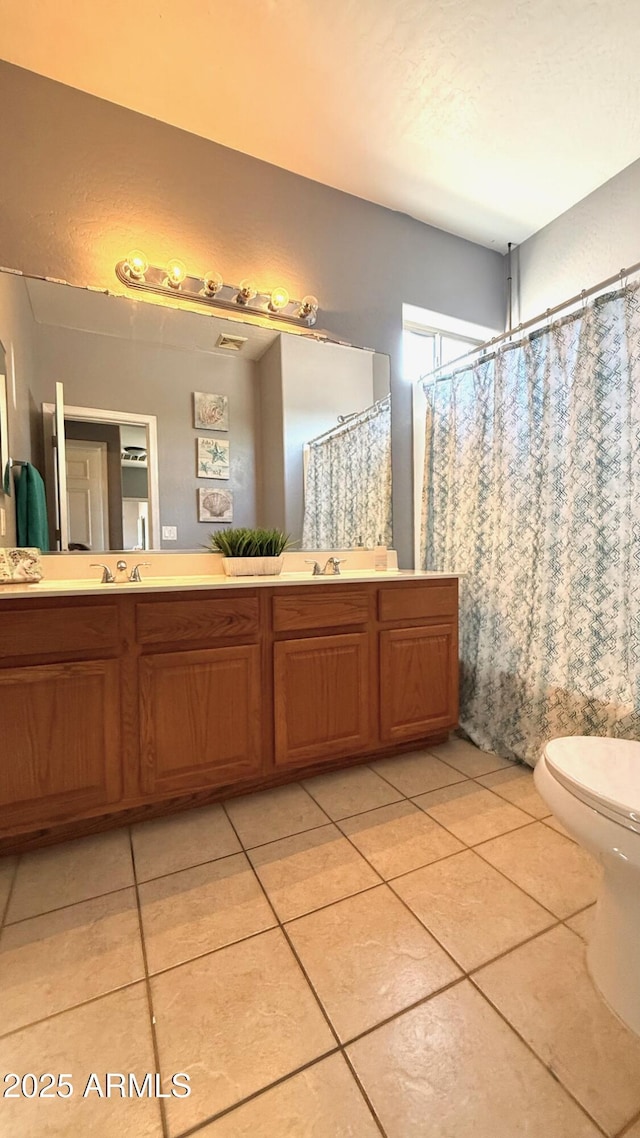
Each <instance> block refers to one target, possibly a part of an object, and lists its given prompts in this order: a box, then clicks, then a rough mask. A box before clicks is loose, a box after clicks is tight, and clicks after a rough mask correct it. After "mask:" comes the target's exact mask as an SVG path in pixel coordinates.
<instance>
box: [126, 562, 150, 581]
mask: <svg viewBox="0 0 640 1138" xmlns="http://www.w3.org/2000/svg"><path fill="white" fill-rule="evenodd" d="M150 564H151V562H150V561H139V562H138V564H137V565H134V567H133V569H132V570H131V572H130V574H129V580H130V581H141V580H142V577H141V576H140V570H141V569H146V567H147V566H148V565H150Z"/></svg>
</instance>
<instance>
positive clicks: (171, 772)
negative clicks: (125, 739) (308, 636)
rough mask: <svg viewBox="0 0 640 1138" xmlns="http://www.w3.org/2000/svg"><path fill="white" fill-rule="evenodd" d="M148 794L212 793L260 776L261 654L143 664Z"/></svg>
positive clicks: (204, 654) (172, 656) (249, 649)
mask: <svg viewBox="0 0 640 1138" xmlns="http://www.w3.org/2000/svg"><path fill="white" fill-rule="evenodd" d="M140 707H141V721H140V730H141V749H142V763H143V790H144V791H145V792H147V793H154V792H157V793H164V792H165V791H167V790H169V791H171V790H189V789H206V788H211V787H215V786H224V785H225V784H226V783H227V782H231V781H234V780H236V779H240V778H243V777H245V776H249V775H251V774H255V775H258V774H260V771H261V769H262V756H261V694H260V648H259V646H258V645H257V644H247V645H241V646H239V647H236V648H207V649H203V650H202V651H199V652H168V653H160V654H158V655H154V656H145V657H143V658H142V659H141V660H140Z"/></svg>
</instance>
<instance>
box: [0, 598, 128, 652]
mask: <svg viewBox="0 0 640 1138" xmlns="http://www.w3.org/2000/svg"><path fill="white" fill-rule="evenodd" d="M117 643H118V609H117V606H116V605H91V606H88V607H87V608H84V607H83V608H55V609H53V608H51V609H49V608H32V609H29V611H28V612H27V611H24V610H22V611H19V612H3V613H2V615H1V616H0V659H3V658H4V659H6V658H8V657H17V656H46V655H48V654H49V653H56V654H64V653H67V652H87V651H92V652H94V653H95V654H96V655H99V654H100V653H102V652H104V651H105V650H107V651H108V650H109V649H110V648H115V647H116V645H117Z"/></svg>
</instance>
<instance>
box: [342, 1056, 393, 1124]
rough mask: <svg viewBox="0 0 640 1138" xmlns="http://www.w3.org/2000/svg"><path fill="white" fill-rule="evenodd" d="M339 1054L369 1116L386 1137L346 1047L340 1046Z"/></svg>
mask: <svg viewBox="0 0 640 1138" xmlns="http://www.w3.org/2000/svg"><path fill="white" fill-rule="evenodd" d="M341 1054H342V1058H343V1059H344V1061H345V1063H346V1064H347V1067H348V1068H349V1070H350V1071H351V1076H352V1078H353V1081H354V1082H355V1084H356V1086H357V1087H358V1089H359V1091H360V1094H361V1095H362V1097H363V1099H364V1101H365V1102H366V1104H367V1106H368V1107H369V1110H370V1112H371V1117H372V1118H373V1121H374V1122H375V1124H376V1126H377V1127H378V1130H379V1131H380V1133H381V1135H382V1138H387V1132H386V1130H385V1129H384V1127H383V1125H382V1122H381V1120H380V1119H379V1118H378V1115H377V1113H376V1110H375V1107H374V1105H373V1103H372V1101H371V1099H370V1098H369V1095H368V1093H367V1091H366V1089H365V1086H364V1083H363V1082H362V1080H361V1079H360V1076H359V1074H358V1072H357V1071H356V1069H355V1067H354V1065H353V1062H352V1060H351V1056H350V1055H349V1053H348V1052H347V1050H346V1048H342V1051H341Z"/></svg>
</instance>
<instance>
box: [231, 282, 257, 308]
mask: <svg viewBox="0 0 640 1138" xmlns="http://www.w3.org/2000/svg"><path fill="white" fill-rule="evenodd" d="M257 295H258V290H257V288H256V286H255V284H254V283H253V281H251V280H249V278H248V277H245V279H244V280H243V281H240V287H239V289H238V295H237V296H236V304H242V305H245V304H248V303H249V301H250V300H253V299H254V297H256V296H257Z"/></svg>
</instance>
